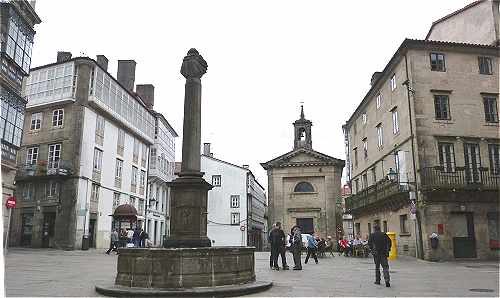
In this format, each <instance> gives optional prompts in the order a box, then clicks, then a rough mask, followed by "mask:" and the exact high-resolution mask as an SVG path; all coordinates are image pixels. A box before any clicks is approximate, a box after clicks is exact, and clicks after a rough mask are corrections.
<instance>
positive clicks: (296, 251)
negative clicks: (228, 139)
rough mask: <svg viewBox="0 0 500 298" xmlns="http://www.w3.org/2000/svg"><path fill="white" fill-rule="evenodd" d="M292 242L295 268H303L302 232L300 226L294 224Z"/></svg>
mask: <svg viewBox="0 0 500 298" xmlns="http://www.w3.org/2000/svg"><path fill="white" fill-rule="evenodd" d="M289 241H290V243H291V249H292V254H293V262H294V264H295V266H293V270H302V263H301V259H300V258H301V254H302V232H301V229H300V227H299V226H294V227H293V228H292V230H291V235H290V240H289Z"/></svg>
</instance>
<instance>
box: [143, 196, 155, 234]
mask: <svg viewBox="0 0 500 298" xmlns="http://www.w3.org/2000/svg"><path fill="white" fill-rule="evenodd" d="M154 202H156V199H155V198H154V197H152V198H150V199H149V202H148V201H146V204H145V205H146V206H144V208H145V209H146V211H145V212H144V226H145V227H146V228H145V229H144V230H145V231H146V233H148V235H149V225H148V209H149V208H151V203H154Z"/></svg>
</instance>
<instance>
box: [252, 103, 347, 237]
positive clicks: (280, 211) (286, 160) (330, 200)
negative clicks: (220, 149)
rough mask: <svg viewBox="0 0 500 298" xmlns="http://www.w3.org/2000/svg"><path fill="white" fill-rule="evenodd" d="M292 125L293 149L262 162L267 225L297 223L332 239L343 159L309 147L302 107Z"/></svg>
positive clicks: (307, 123)
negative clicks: (264, 174) (267, 198)
mask: <svg viewBox="0 0 500 298" xmlns="http://www.w3.org/2000/svg"><path fill="white" fill-rule="evenodd" d="M293 126H294V146H293V150H292V151H290V152H287V153H285V154H283V155H281V156H278V157H276V158H274V159H272V160H270V161H268V162H265V163H261V165H262V167H263V168H264V169H265V170H267V175H268V189H269V207H268V208H269V212H268V225H269V227H270V226H271V225H272V224H273V223H275V222H277V221H279V222H281V223H282V224H283V228H284V230H285V231H287V232H288V231H290V229H291V227H292V226H294V225H299V226H301V227H302V230H303V233H310V234H312V233H317V234H319V235H321V236H323V237H326V236H332V237H334V238H335V235H336V224H337V223H336V220H335V211H336V210H335V209H336V200H337V198H339V197H340V189H341V183H340V180H341V177H342V169H343V167H344V161H343V160H340V159H336V158H333V157H331V156H328V155H326V154H323V153H320V152H318V151H315V150H313V149H312V136H311V127H312V122H311V121H309V120H307V119H305V117H304V109H303V107H302V109H301V113H300V119H298V120H297V121H295V122H294V123H293Z"/></svg>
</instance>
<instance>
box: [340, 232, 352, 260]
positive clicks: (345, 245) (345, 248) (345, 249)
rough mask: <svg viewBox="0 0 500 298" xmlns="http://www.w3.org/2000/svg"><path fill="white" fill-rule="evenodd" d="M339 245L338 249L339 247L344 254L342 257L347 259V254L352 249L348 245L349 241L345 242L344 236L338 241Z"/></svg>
mask: <svg viewBox="0 0 500 298" xmlns="http://www.w3.org/2000/svg"><path fill="white" fill-rule="evenodd" d="M339 244H340V247H341V249H342V252H343V253H344V255H345V256H346V257H348V256H349V253H350V252H351V251H352V247H351V245H350V244H349V241H347V239H346V237H345V236H344V238H343V239H342V240H339Z"/></svg>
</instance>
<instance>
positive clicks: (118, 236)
mask: <svg viewBox="0 0 500 298" xmlns="http://www.w3.org/2000/svg"><path fill="white" fill-rule="evenodd" d="M149 246H151V241H149V235H148V233H147V232H145V231H144V230H143V229H139V228H135V229H134V230H132V229H129V230H125V229H121V230H120V233H118V229H113V231H112V232H111V239H110V244H109V249H108V250H107V251H106V254H108V255H109V253H110V252H111V251H114V252H116V253H117V254H118V248H119V247H149Z"/></svg>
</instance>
